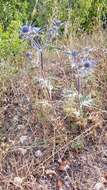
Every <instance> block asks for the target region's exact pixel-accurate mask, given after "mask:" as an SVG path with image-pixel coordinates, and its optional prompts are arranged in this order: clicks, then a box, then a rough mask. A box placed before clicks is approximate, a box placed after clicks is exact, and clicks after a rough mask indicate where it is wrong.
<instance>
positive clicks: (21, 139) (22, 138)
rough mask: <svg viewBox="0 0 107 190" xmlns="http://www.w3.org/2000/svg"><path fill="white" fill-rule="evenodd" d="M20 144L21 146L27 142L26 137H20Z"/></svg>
mask: <svg viewBox="0 0 107 190" xmlns="http://www.w3.org/2000/svg"><path fill="white" fill-rule="evenodd" d="M20 142H21V143H22V144H24V143H26V142H27V136H21V137H20Z"/></svg>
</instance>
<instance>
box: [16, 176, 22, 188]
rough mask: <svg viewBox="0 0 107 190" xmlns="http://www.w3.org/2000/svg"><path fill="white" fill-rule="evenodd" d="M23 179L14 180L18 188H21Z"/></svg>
mask: <svg viewBox="0 0 107 190" xmlns="http://www.w3.org/2000/svg"><path fill="white" fill-rule="evenodd" d="M22 181H23V179H22V178H21V177H15V178H14V184H15V185H17V186H21V184H22Z"/></svg>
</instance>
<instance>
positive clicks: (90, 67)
mask: <svg viewBox="0 0 107 190" xmlns="http://www.w3.org/2000/svg"><path fill="white" fill-rule="evenodd" d="M96 64H97V62H96V61H95V60H93V59H83V60H82V61H81V68H80V70H79V71H80V74H82V76H86V75H87V74H90V73H91V72H93V71H94V69H95V67H96Z"/></svg>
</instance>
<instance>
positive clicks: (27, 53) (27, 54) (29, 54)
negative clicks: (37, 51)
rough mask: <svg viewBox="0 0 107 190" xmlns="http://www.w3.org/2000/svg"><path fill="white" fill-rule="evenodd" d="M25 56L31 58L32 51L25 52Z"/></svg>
mask: <svg viewBox="0 0 107 190" xmlns="http://www.w3.org/2000/svg"><path fill="white" fill-rule="evenodd" d="M26 57H27V58H29V59H32V52H29V51H28V52H26Z"/></svg>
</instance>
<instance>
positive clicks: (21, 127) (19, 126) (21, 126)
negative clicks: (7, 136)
mask: <svg viewBox="0 0 107 190" xmlns="http://www.w3.org/2000/svg"><path fill="white" fill-rule="evenodd" d="M17 128H18V129H19V130H21V129H24V128H25V126H24V125H18V126H17Z"/></svg>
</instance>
